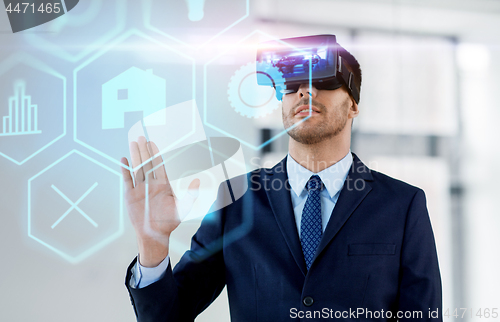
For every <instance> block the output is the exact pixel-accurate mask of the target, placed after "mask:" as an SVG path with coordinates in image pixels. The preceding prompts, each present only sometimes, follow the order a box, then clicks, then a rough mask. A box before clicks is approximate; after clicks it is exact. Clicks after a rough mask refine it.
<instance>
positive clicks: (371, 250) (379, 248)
mask: <svg viewBox="0 0 500 322" xmlns="http://www.w3.org/2000/svg"><path fill="white" fill-rule="evenodd" d="M394 254H396V245H394V244H350V245H348V248H347V255H349V256H359V255H394Z"/></svg>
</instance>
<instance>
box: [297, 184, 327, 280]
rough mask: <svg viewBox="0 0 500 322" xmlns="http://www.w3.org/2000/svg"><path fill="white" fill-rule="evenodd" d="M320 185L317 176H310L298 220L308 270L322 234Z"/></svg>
mask: <svg viewBox="0 0 500 322" xmlns="http://www.w3.org/2000/svg"><path fill="white" fill-rule="evenodd" d="M322 186H323V184H322V182H321V179H320V177H319V176H317V175H313V176H311V178H310V179H309V181H308V182H307V200H306V204H305V205H304V210H303V211H302V219H301V220H300V243H301V244H302V252H303V253H304V259H305V261H306V266H307V269H308V270H309V267H311V264H312V261H313V258H314V254H315V253H316V249H317V248H318V245H319V242H320V240H321V235H322V228H321V198H320V193H321V188H322Z"/></svg>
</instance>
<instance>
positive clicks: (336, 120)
mask: <svg viewBox="0 0 500 322" xmlns="http://www.w3.org/2000/svg"><path fill="white" fill-rule="evenodd" d="M308 104H309V101H307V102H304V101H301V102H299V104H297V105H296V106H294V107H293V108H291V109H290V112H289V113H288V115H285V114H284V113H283V125H284V126H285V129H286V130H287V132H288V135H290V137H291V138H292V139H294V140H295V141H297V142H299V143H302V144H316V143H319V142H322V141H324V140H327V139H330V138H332V137H335V136H337V135H338V134H339V133H340V132H342V130H343V129H344V128H345V126H346V125H347V115H345V114H344V113H336V114H338V115H335V114H334V113H332V111H331V112H330V113H329V114H327V109H326V107H325V106H324V105H323V104H320V103H318V102H314V100H313V101H312V105H314V106H315V107H317V108H318V109H319V110H320V113H321V114H322V115H317V116H314V117H321V121H320V122H315V123H316V124H312V122H310V121H312V120H311V119H312V118H314V117H313V116H312V117H311V119H307V120H305V121H302V123H300V124H299V125H298V126H295V127H294V128H292V129H289V128H290V127H291V126H293V125H294V123H293V119H294V116H295V115H294V112H295V108H296V107H298V106H301V105H308ZM345 105H346V104H345V103H343V104H342V105H341V106H340V110H341V111H343V110H344V109H345V108H346V106H345Z"/></svg>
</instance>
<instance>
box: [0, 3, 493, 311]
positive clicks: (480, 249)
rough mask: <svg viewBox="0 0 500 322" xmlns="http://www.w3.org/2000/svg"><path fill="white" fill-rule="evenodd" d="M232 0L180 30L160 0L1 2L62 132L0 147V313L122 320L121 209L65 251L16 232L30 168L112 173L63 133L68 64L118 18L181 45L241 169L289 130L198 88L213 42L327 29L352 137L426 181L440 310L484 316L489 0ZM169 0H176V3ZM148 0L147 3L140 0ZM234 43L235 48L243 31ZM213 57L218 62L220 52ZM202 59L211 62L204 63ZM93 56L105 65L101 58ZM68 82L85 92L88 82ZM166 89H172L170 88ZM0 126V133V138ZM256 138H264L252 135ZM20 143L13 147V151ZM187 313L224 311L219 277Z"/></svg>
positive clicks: (488, 243)
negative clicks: (239, 154)
mask: <svg viewBox="0 0 500 322" xmlns="http://www.w3.org/2000/svg"><path fill="white" fill-rule="evenodd" d="M236 2H237V1H236V0H231V1H228V0H225V1H210V0H208V1H206V3H205V4H204V5H205V11H206V15H205V18H204V19H208V20H207V21H208V22H206V24H207V25H205V26H204V27H203V28H200V27H197V25H195V24H194V25H186V26H188V27H185V28H184V29H182V28H183V27H182V26H183V25H182V24H181V23H180V22H179V25H176V26H171V25H170V26H169V25H168V23H169V20H168V19H163V20H162V19H161V14H162V13H165V15H167V14H173V15H177V14H176V13H175V12H173V13H172V12H171V10H170V9H169V8H170V7H169V4H171V3H172V2H171V1H166V0H165V1H143V2H141V1H132V0H130V1H128V2H127V1H119V0H117V1H109V2H106V3H105V2H104V1H100V0H87V1H81V3H80V4H79V5H78V6H77V7H75V8H74V9H73V10H72V11H70V12H68V13H67V14H66V17H64V18H65V19H67V22H66V23H67V24H66V25H64V24H63V23H62V22H57V19H56V20H54V21H52V22H49V23H47V24H44V25H41V26H39V27H36V28H34V29H31V30H27V31H24V32H21V33H17V34H12V33H11V32H10V29H9V28H10V26H9V23H8V20H7V16H6V14H2V15H0V22H1V23H0V30H1V33H0V43H1V44H2V46H1V48H0V59H1V60H2V61H3V62H5V61H7V60H8V59H10V58H9V57H13V56H12V55H14V56H15V55H24V54H20V53H21V52H23V53H28V54H29V55H31V57H36V59H38V60H39V61H41V62H43V63H44V64H47V65H48V66H50V67H51V68H53V69H54V70H56V71H57V72H58V73H59V74H61V75H63V76H64V77H65V78H66V79H67V93H66V95H67V97H65V99H66V100H67V107H66V111H67V113H68V114H67V116H66V119H65V121H64V122H66V123H67V130H66V132H65V133H66V135H64V136H63V137H61V138H60V139H59V140H58V141H57V142H54V144H52V145H51V146H49V147H47V148H46V149H44V150H43V151H41V152H40V153H38V154H37V155H36V156H34V157H31V158H29V159H28V160H26V161H25V162H21V163H20V162H18V163H16V162H13V161H12V160H9V159H8V158H5V157H4V158H0V165H1V166H2V168H1V170H0V180H1V186H0V187H1V188H0V191H1V193H0V214H1V217H2V225H0V240H1V245H2V246H1V249H2V254H3V262H2V264H1V267H2V268H0V273H1V276H2V280H1V282H0V285H1V286H0V303H2V304H1V306H0V307H1V309H0V320H2V321H68V320H69V321H134V320H135V316H134V313H133V310H132V307H131V304H130V300H129V297H128V294H127V291H126V289H125V287H124V285H123V283H124V277H125V271H126V268H127V266H128V264H129V262H130V261H131V260H132V259H133V258H134V256H135V255H136V253H137V247H136V242H135V235H134V232H133V229H132V226H131V225H130V223H129V221H128V218H127V215H126V213H125V214H124V216H123V217H124V218H123V219H124V221H123V229H122V230H121V231H120V234H119V236H116V237H115V238H113V240H112V241H110V242H109V243H107V244H106V245H104V246H103V247H101V248H100V249H98V250H96V251H95V252H94V253H92V254H91V255H90V256H87V257H86V258H85V259H83V260H79V261H77V262H73V263H72V262H71V261H68V260H67V259H65V258H64V257H63V256H59V255H58V253H57V252H55V251H53V250H52V249H48V247H46V246H45V245H43V244H41V243H38V242H37V241H35V240H34V239H33V238H29V236H28V234H27V231H28V226H29V225H30V223H29V222H28V212H29V209H28V208H29V204H30V202H31V201H30V200H29V195H28V180H29V179H30V178H33V177H34V176H36V175H37V174H38V173H40V172H41V171H42V170H43V169H45V168H47V167H48V166H49V165H51V164H52V163H53V162H54V161H56V160H58V159H59V158H61V157H63V156H64V155H66V154H67V153H68V152H70V151H72V150H73V149H77V150H79V151H82V152H83V153H85V154H87V155H89V156H90V157H91V158H93V159H95V160H97V161H98V162H99V163H102V164H104V165H106V166H108V167H110V168H113V169H114V170H116V171H119V167H118V166H117V164H116V163H113V162H112V161H110V158H106V157H104V156H103V155H102V154H101V153H97V152H96V151H95V150H92V149H90V148H88V147H86V146H84V145H82V144H78V143H76V142H75V140H74V138H73V130H74V127H75V126H76V124H77V122H75V123H73V118H74V117H75V114H74V110H73V109H74V104H76V98H75V92H76V85H75V83H76V81H75V80H76V79H77V78H76V76H75V75H76V74H75V73H74V70H76V69H78V68H79V67H81V66H82V64H83V63H84V62H85V61H88V60H87V59H88V58H89V57H91V56H92V55H93V54H94V53H95V52H98V51H99V50H100V49H101V48H104V47H105V46H107V45H108V44H109V43H110V42H112V41H114V40H115V39H118V38H119V37H120V35H123V34H124V33H126V32H127V31H128V30H130V28H135V29H137V30H139V31H140V32H141V33H143V34H144V35H146V36H147V37H151V39H154V41H155V42H156V43H161V44H165V45H167V46H169V48H174V49H175V50H177V51H179V52H181V53H182V54H185V55H187V56H189V57H191V58H192V59H193V61H194V62H195V70H196V74H195V76H194V77H193V84H195V86H196V88H195V94H194V95H195V98H196V101H197V104H198V109H199V111H200V113H201V115H202V117H203V119H204V120H205V123H204V124H205V132H206V134H207V136H223V135H229V136H233V137H236V138H238V139H240V140H241V141H244V142H245V143H244V144H242V148H243V151H244V154H245V158H246V162H247V169H248V170H251V169H253V168H256V167H258V166H265V167H271V166H272V165H274V164H275V163H277V162H278V161H279V160H281V159H282V158H283V157H284V156H285V155H286V153H287V148H288V137H287V136H286V134H285V135H280V134H283V126H282V123H281V113H280V111H279V109H278V110H274V111H273V112H272V113H269V114H268V115H266V116H265V117H259V118H252V117H246V116H245V115H240V114H238V113H233V112H234V110H233V109H232V107H231V105H230V104H229V102H228V99H227V96H228V95H227V87H228V85H227V82H226V83H223V80H221V81H220V83H222V86H220V87H219V88H217V87H214V88H212V87H210V86H215V85H213V84H218V83H219V82H218V79H217V78H215V79H213V80H211V81H209V84H206V77H207V75H210V74H209V73H214V74H217V72H214V69H215V70H216V69H217V68H218V66H223V67H224V66H225V65H224V64H226V63H227V64H229V65H230V64H232V62H231V59H234V57H235V56H236V54H234V53H232V54H227V55H226V47H230V44H234V43H237V42H238V41H241V39H243V38H245V37H247V36H248V35H250V34H252V32H255V31H256V30H259V32H262V33H265V34H266V35H272V36H273V37H276V38H286V37H295V36H305V35H313V34H322V33H325V34H335V35H337V40H338V42H339V43H340V44H342V45H343V46H344V47H345V48H346V49H348V50H349V51H350V52H351V53H353V54H354V56H355V57H357V59H358V61H359V62H360V64H361V68H362V70H363V84H362V88H361V100H360V104H359V108H360V116H359V117H358V118H357V119H355V120H354V127H353V132H352V146H351V150H352V151H353V152H355V153H356V154H357V155H358V156H359V157H360V158H361V160H362V161H364V162H365V164H367V165H368V166H369V167H371V168H372V169H375V170H378V171H381V172H384V173H386V174H388V175H391V176H393V177H396V178H398V179H401V180H404V181H407V182H409V183H410V184H413V185H416V186H419V187H421V188H423V189H424V191H425V192H426V196H427V203H428V209H429V213H430V217H431V221H432V224H433V228H434V233H435V237H436V241H437V247H438V255H439V260H440V266H441V274H442V282H443V308H444V309H445V310H446V309H450V314H453V310H454V309H455V308H459V311H458V312H459V313H461V311H460V308H467V309H468V310H473V311H472V312H474V313H473V316H472V318H471V317H470V316H466V317H464V319H463V320H466V321H478V320H483V319H485V317H483V318H481V319H480V318H479V317H476V316H474V315H475V314H476V312H477V311H478V310H479V309H483V310H484V309H489V310H491V309H493V308H498V307H499V306H500V292H499V289H500V276H499V274H498V271H499V268H500V252H498V250H497V249H498V247H497V246H498V245H499V244H500V234H499V233H498V231H500V216H499V214H500V213H499V211H498V210H497V208H496V207H497V201H498V195H500V188H499V186H498V184H497V181H498V180H499V179H500V170H499V169H498V166H497V165H498V163H499V162H498V161H500V149H498V148H497V138H500V126H498V123H499V122H500V102H497V100H496V99H495V97H496V94H497V91H500V64H499V63H498V61H499V59H500V32H499V30H500V2H499V1H494V0H453V1H452V0H432V1H431V0H413V1H412V0H369V1H368V0H349V1H347V0H346V1H344V0H308V1H298V0H251V1H249V3H248V5H249V6H248V9H249V11H248V12H247V11H246V2H245V1H241V3H240V4H238V5H233V4H234V3H236ZM178 3H181V4H182V6H183V7H186V8H187V3H188V2H186V3H184V2H183V1H178ZM178 3H177V4H176V5H179V4H178ZM229 3H231V4H232V5H231V6H229ZM144 4H146V5H145V6H144ZM155 5H157V6H158V7H154V6H155ZM210 6H214V7H216V8H215V9H216V10H215V9H214V8H210ZM151 8H156V9H153V10H152V11H153V13H152V12H151ZM148 10H149V11H148ZM169 10H170V11H169ZM186 10H187V9H186ZM155 12H156V13H158V12H159V14H160V17H159V18H158V17H156V18H155V16H154V13H155ZM181 14H184V12H181V13H179V15H181ZM211 15H215V16H216V17H217V18H216V20H219V21H225V22H224V23H225V26H214V27H213V28H210V24H209V21H210V19H214V18H213V17H212V16H211ZM155 19H156V20H157V22H155ZM148 21H149V23H148ZM202 21H203V20H202ZM214 21H215V20H214ZM235 22H238V23H235ZM61 24H62V25H61ZM230 26H231V28H227V27H230ZM212 29H213V30H212ZM65 32H66V33H67V34H64V33H65ZM23 33H24V34H23ZM174 34H175V36H174V37H172V35H174ZM58 35H62V36H61V37H60V38H58ZM103 35H104V37H102V36H103ZM65 37H66V38H65ZM212 37H213V39H212ZM174 38H175V39H174ZM179 39H181V41H179ZM248 39H250V38H248ZM207 40H210V41H209V42H207V43H204V42H205V41H207ZM53 44H56V45H57V46H54V45H53ZM241 44H242V45H241V46H240V47H242V48H244V47H245V46H244V45H245V42H242V43H241ZM199 45H202V47H201V48H197V47H198V46H199ZM248 48H250V49H252V47H251V46H249V47H248ZM134 49H135V50H137V52H138V53H139V57H138V58H136V59H139V60H141V59H143V60H147V59H151V57H154V56H155V54H154V49H152V48H149V47H143V48H141V47H139V48H137V47H136V48H134ZM240 50H241V48H240ZM248 55H249V56H248V57H252V55H253V52H252V51H251V50H249V53H248ZM215 57H218V58H217V59H218V60H217V59H216V60H214V59H215ZM221 57H222V58H221ZM224 57H227V60H226V62H221V61H223V60H224V59H225V58H224ZM154 58H155V59H156V60H155V59H152V60H151V61H153V62H156V63H161V59H162V57H161V56H159V57H154ZM212 61H214V62H215V63H214V64H215V67H213V65H212V64H210V65H209V64H208V63H209V62H212ZM236 63H238V64H239V62H236ZM240 65H241V64H240ZM2 68H4V67H2ZM100 69H101V70H102V72H103V73H105V71H106V69H105V68H100ZM0 72H1V73H2V75H3V76H0V84H1V87H2V88H9V90H10V89H11V88H12V85H11V83H12V81H13V80H14V78H15V77H14V78H12V79H11V78H8V77H11V76H8V73H7V72H4V71H1V70H0ZM6 75H7V76H6ZM193 75H194V74H193ZM14 76H15V75H14ZM113 76H114V75H111V76H109V77H108V79H111V78H112V77H113ZM12 77H13V76H12ZM176 77H183V76H177V75H176ZM204 78H205V79H204ZM87 81H89V82H91V81H92V78H89V79H87ZM99 86H100V84H99ZM89 88H90V87H89ZM74 89H75V92H74ZM204 90H206V91H208V90H210V91H211V92H210V95H212V96H210V95H207V94H206V93H205V92H204ZM10 91H11V90H10ZM77 91H82V93H83V95H88V96H92V95H94V93H92V92H86V88H79V89H77ZM47 95H49V94H47ZM169 95H172V96H174V95H175V90H174V89H172V92H171V93H169ZM204 95H207V96H208V99H207V98H206V97H205V96H204ZM56 99H57V98H54V100H56ZM2 100H3V101H2V103H1V105H0V106H1V111H2V116H3V115H6V111H7V110H8V109H7V100H6V99H4V98H2ZM4 105H5V106H4ZM209 113H211V114H210V115H207V114H209ZM230 113H232V114H230ZM233 114H234V115H233ZM211 120H213V122H211ZM207 122H208V123H209V124H210V125H208V124H207ZM6 139H7V136H5V137H0V144H2V140H4V143H5V142H6V141H5V140H6ZM97 139H99V137H97ZM270 139H271V141H272V142H271V143H270V144H265V145H264V146H260V145H261V144H262V143H265V142H268V141H269V140H270ZM125 141H126V138H125ZM105 145H106V144H104V145H103V149H105ZM259 146H260V147H259ZM258 147H259V148H258ZM28 148H30V147H27V146H24V145H19V147H18V150H22V149H28ZM101 150H102V149H101ZM0 152H4V153H5V151H0ZM115 152H116V151H113V153H115ZM118 152H120V153H121V151H118ZM113 157H114V155H113ZM19 163H20V164H19ZM85 189H87V188H85ZM85 189H84V190H85ZM82 193H83V192H82ZM80 195H81V193H80ZM77 197H78V196H77ZM77 197H76V198H77ZM76 198H75V200H76ZM68 207H69V205H68ZM82 207H84V205H83V206H82ZM62 211H64V209H62ZM82 225H83V224H82ZM198 226H199V221H191V222H185V223H183V224H182V225H181V226H180V227H179V229H177V230H176V231H175V233H174V235H175V236H173V240H174V241H173V244H174V248H173V250H172V262H173V263H175V262H176V261H177V260H178V259H179V258H180V256H181V255H182V252H183V250H184V249H186V248H187V246H188V245H189V238H190V236H191V235H192V234H193V233H194V232H195V231H196V229H197V227H198ZM388 233H390V232H388ZM332 278H334V277H333V276H332ZM497 311H498V309H497ZM467 312H468V313H467V315H468V314H470V313H469V311H467ZM452 318H453V319H455V317H452ZM493 320H495V319H493V318H492V317H490V318H487V319H486V321H493ZM197 321H229V310H228V305H227V296H226V294H225V290H224V291H223V293H222V294H221V296H220V297H219V298H218V299H217V300H216V301H215V302H214V303H213V305H212V306H211V307H209V308H208V309H207V310H206V311H205V312H204V313H202V314H201V315H200V317H199V318H198V319H197Z"/></svg>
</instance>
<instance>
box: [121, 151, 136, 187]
mask: <svg viewBox="0 0 500 322" xmlns="http://www.w3.org/2000/svg"><path fill="white" fill-rule="evenodd" d="M121 162H122V164H123V165H124V167H121V168H122V177H123V183H124V186H125V191H129V190H131V189H133V188H134V182H133V181H132V176H131V175H130V170H129V169H128V167H129V165H128V160H127V158H122V159H121Z"/></svg>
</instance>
